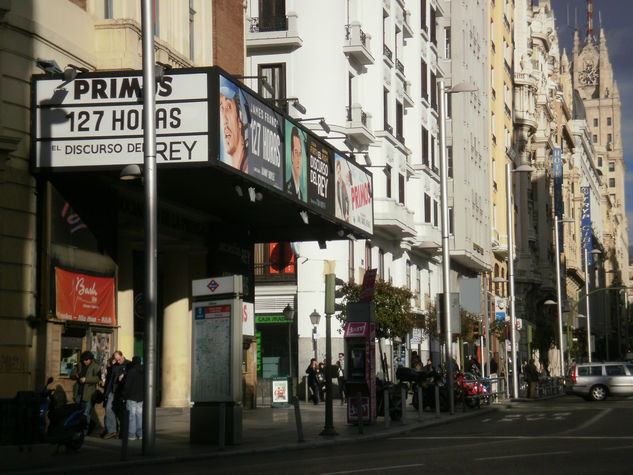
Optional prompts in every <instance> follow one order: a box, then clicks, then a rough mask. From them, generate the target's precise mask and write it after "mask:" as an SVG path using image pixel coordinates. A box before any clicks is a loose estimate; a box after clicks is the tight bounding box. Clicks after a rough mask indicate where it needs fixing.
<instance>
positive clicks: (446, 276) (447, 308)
mask: <svg viewBox="0 0 633 475" xmlns="http://www.w3.org/2000/svg"><path fill="white" fill-rule="evenodd" d="M437 86H438V96H439V99H440V101H439V109H438V111H437V112H438V114H439V116H440V123H439V126H440V130H439V132H440V133H439V139H440V140H439V141H440V143H439V145H440V187H441V201H442V203H441V206H442V272H443V283H444V285H443V289H442V290H443V292H444V295H443V299H444V322H445V324H444V332H445V340H446V368H447V373H448V374H447V378H446V379H447V380H448V400H449V407H450V412H451V414H454V413H455V394H454V393H453V357H452V354H451V353H452V351H451V344H452V333H451V293H450V292H451V280H450V269H451V267H450V250H449V239H448V238H449V229H448V163H447V161H446V112H445V111H446V94H453V93H458V92H475V91H477V89H476V88H474V87H473V86H470V85H468V84H466V83H459V84H457V85H456V86H455V87H452V88H450V90H448V91H447V90H445V89H444V80H442V79H440V80H439V81H437Z"/></svg>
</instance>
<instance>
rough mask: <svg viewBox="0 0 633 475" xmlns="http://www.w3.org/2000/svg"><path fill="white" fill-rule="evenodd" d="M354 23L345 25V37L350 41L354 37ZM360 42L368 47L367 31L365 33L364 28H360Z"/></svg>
mask: <svg viewBox="0 0 633 475" xmlns="http://www.w3.org/2000/svg"><path fill="white" fill-rule="evenodd" d="M353 28H354V25H345V39H346V40H347V41H350V40H351V39H352V29H353ZM358 31H359V35H358V36H359V38H360V42H361V44H362V45H363V46H365V47H367V33H365V32H364V31H363V30H362V28H358Z"/></svg>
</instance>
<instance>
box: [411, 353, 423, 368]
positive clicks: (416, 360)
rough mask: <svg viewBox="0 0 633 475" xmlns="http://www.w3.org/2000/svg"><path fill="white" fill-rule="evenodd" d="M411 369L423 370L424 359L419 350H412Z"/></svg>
mask: <svg viewBox="0 0 633 475" xmlns="http://www.w3.org/2000/svg"><path fill="white" fill-rule="evenodd" d="M411 369H413V370H415V371H421V370H422V361H420V357H419V356H418V352H417V351H413V352H411Z"/></svg>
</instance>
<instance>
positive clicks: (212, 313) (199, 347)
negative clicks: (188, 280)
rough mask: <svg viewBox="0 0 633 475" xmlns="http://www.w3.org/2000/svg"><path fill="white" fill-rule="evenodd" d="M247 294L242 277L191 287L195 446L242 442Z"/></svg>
mask: <svg viewBox="0 0 633 475" xmlns="http://www.w3.org/2000/svg"><path fill="white" fill-rule="evenodd" d="M242 295H243V286H242V276H241V275H232V276H227V277H209V278H206V279H198V280H194V281H193V282H192V297H193V305H192V306H193V308H192V317H193V322H192V326H191V327H192V338H191V348H192V354H191V356H192V358H191V401H192V402H193V403H194V404H193V407H192V408H191V417H190V421H191V422H190V428H189V437H190V441H191V442H193V443H216V442H217V443H219V444H220V445H223V444H224V443H227V444H239V443H240V442H241V441H242V404H241V402H242V313H243V312H242Z"/></svg>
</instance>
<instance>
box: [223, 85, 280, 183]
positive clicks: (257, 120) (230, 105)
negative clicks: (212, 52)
mask: <svg viewBox="0 0 633 475" xmlns="http://www.w3.org/2000/svg"><path fill="white" fill-rule="evenodd" d="M219 93H220V98H219V99H220V161H221V162H222V163H225V164H227V165H229V166H231V167H233V168H235V169H237V170H239V171H240V172H242V173H245V174H247V175H249V176H252V177H253V178H256V179H258V180H261V181H263V182H264V183H266V184H268V185H271V186H272V187H274V188H276V189H278V190H281V189H282V188H283V184H284V182H283V168H282V167H283V165H284V163H283V158H284V150H283V148H284V119H283V117H282V115H281V114H279V113H277V112H275V111H274V110H273V109H271V108H270V107H269V106H267V105H265V104H264V103H263V102H261V101H259V100H258V99H256V98H255V97H254V96H252V95H251V94H249V93H248V92H246V91H245V90H244V89H242V88H241V87H239V86H238V85H237V84H235V83H234V82H232V81H230V80H229V79H227V78H225V77H224V76H222V75H220V91H219Z"/></svg>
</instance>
